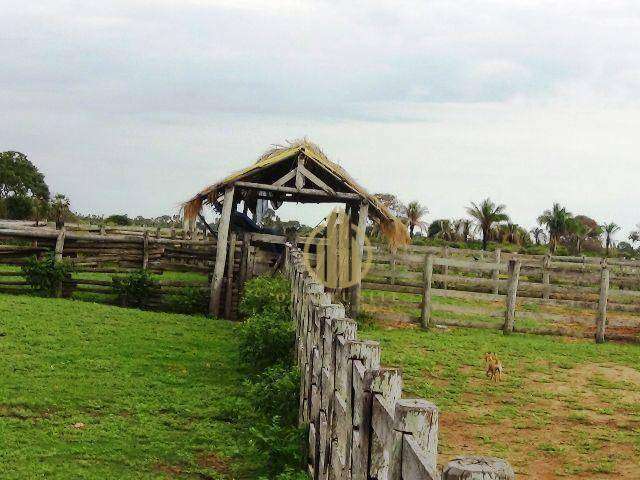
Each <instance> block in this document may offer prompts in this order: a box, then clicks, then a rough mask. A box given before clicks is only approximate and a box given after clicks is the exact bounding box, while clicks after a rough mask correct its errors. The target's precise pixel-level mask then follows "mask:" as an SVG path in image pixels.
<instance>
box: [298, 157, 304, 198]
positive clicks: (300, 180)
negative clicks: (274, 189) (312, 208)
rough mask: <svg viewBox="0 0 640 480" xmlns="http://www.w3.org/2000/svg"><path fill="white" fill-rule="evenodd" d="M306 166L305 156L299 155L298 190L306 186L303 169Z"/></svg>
mask: <svg viewBox="0 0 640 480" xmlns="http://www.w3.org/2000/svg"><path fill="white" fill-rule="evenodd" d="M303 168H304V157H303V156H302V155H299V156H298V168H297V169H296V190H302V187H304V177H303V176H302V169H303Z"/></svg>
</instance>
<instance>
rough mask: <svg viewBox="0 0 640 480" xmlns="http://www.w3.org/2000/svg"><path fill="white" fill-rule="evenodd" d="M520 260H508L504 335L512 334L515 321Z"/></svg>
mask: <svg viewBox="0 0 640 480" xmlns="http://www.w3.org/2000/svg"><path fill="white" fill-rule="evenodd" d="M521 264H522V263H521V262H520V260H509V283H508V285H507V309H506V311H505V313H504V326H503V330H504V333H511V332H513V327H514V324H515V320H516V296H517V295H518V277H519V276H520V266H521Z"/></svg>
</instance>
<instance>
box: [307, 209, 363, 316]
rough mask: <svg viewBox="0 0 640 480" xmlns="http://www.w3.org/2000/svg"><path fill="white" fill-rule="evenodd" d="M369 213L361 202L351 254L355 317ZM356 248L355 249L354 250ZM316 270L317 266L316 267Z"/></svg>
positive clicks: (352, 299)
mask: <svg viewBox="0 0 640 480" xmlns="http://www.w3.org/2000/svg"><path fill="white" fill-rule="evenodd" d="M368 214H369V204H368V203H366V202H362V203H361V204H360V210H359V211H358V225H357V227H356V235H355V239H354V244H353V248H354V250H355V251H354V252H352V254H351V262H352V270H353V278H352V281H354V282H355V284H354V285H353V287H351V302H350V303H351V316H352V317H353V318H356V317H357V316H358V314H359V313H360V306H361V303H362V301H361V298H360V297H361V296H362V259H363V256H364V240H365V230H366V226H367V216H368ZM356 249H357V250H356ZM316 270H317V267H316Z"/></svg>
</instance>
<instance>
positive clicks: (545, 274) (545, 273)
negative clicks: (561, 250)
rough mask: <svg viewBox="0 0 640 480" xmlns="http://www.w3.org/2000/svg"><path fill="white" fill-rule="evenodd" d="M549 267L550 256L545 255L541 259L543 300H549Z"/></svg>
mask: <svg viewBox="0 0 640 480" xmlns="http://www.w3.org/2000/svg"><path fill="white" fill-rule="evenodd" d="M550 266H551V255H549V254H548V253H547V254H545V256H544V258H543V259H542V285H543V287H542V298H543V299H544V300H549V296H550V295H549V293H550V289H549V284H550V277H549V268H550Z"/></svg>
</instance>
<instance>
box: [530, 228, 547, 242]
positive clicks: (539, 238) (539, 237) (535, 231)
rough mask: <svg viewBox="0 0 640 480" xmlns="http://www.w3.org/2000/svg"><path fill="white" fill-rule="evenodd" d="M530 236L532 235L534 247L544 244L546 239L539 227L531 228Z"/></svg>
mask: <svg viewBox="0 0 640 480" xmlns="http://www.w3.org/2000/svg"><path fill="white" fill-rule="evenodd" d="M531 235H533V240H534V242H536V245H540V243H542V242H544V241H545V240H546V238H547V236H546V235H545V234H544V230H543V229H542V228H540V227H533V228H532V229H531Z"/></svg>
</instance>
